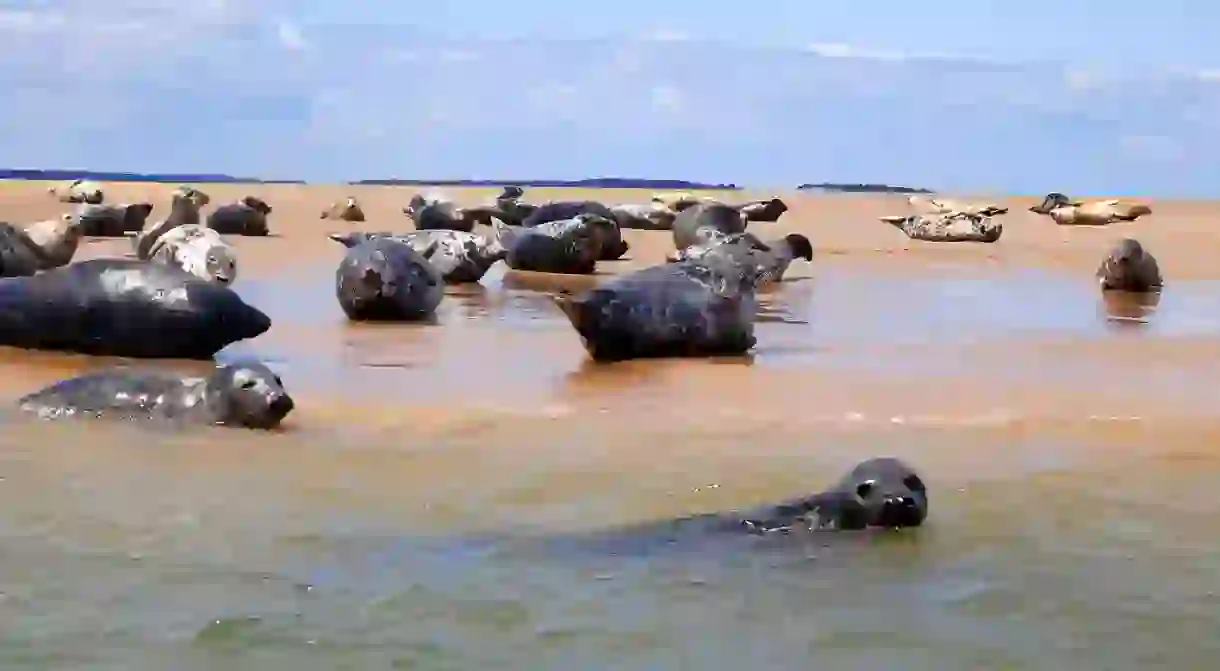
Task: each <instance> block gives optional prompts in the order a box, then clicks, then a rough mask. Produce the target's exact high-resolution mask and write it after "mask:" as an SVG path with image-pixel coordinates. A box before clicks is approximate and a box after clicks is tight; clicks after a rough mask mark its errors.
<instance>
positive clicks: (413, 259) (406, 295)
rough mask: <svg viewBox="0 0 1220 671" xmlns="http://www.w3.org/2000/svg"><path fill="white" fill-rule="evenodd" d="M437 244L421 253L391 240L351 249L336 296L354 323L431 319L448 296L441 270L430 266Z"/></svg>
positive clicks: (339, 272) (342, 264)
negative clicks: (444, 296)
mask: <svg viewBox="0 0 1220 671" xmlns="http://www.w3.org/2000/svg"><path fill="white" fill-rule="evenodd" d="M436 248H437V245H436V244H435V243H433V244H432V245H431V246H430V247H429V248H428V249H427V250H426V253H424V254H420V253H419V252H417V251H415V249H413V248H412V246H411V245H409V244H403V243H401V242H396V241H394V240H391V239H387V238H376V239H373V240H368V241H366V242H362V243H360V244H358V245H356V246H355V247H352V248H350V249H348V250H347V253H346V254H344V256H343V260H342V261H341V262H340V263H339V269H338V270H337V271H335V297H336V298H337V299H338V300H339V307H340V308H342V309H343V313H344V314H346V315H347V318H348V319H350V320H352V321H422V320H427V319H431V318H432V317H433V316H434V315H435V314H436V308H437V306H439V305H440V303H441V297H442V296H443V295H444V289H445V287H444V280H443V279H442V278H441V274H440V271H438V270H437V269H436V267H435V266H433V265H432V264H431V263H429V262H428V257H430V256H432V254H434V253H436Z"/></svg>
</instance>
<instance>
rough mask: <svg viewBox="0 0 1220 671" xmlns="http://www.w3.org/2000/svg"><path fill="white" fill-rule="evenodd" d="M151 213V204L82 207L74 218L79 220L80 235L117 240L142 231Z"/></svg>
mask: <svg viewBox="0 0 1220 671" xmlns="http://www.w3.org/2000/svg"><path fill="white" fill-rule="evenodd" d="M152 211H153V206H152V203H119V204H117V205H83V206H81V208H80V209H79V210H77V212H76V216H77V217H78V218H79V219H80V227H81V234H82V235H87V236H91V237H103V238H119V237H123V236H124V235H127V234H128V233H138V232H139V231H140V230H142V229H143V228H144V223H145V222H146V221H147V220H148V216H149V215H151V214H152Z"/></svg>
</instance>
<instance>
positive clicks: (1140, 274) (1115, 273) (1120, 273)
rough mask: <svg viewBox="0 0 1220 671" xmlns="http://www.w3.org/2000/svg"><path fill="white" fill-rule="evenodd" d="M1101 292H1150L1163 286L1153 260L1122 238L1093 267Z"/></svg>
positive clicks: (1152, 257) (1136, 243)
mask: <svg viewBox="0 0 1220 671" xmlns="http://www.w3.org/2000/svg"><path fill="white" fill-rule="evenodd" d="M1097 281H1098V283H1099V284H1100V285H1101V289H1102V291H1127V292H1131V293H1150V292H1154V291H1160V290H1161V289H1162V287H1163V285H1164V281H1163V280H1162V279H1161V269H1160V267H1159V266H1158V265H1157V262H1156V257H1154V256H1153V255H1152V254H1151V253H1150V252H1149V251H1148V250H1146V249H1144V246H1143V245H1141V244H1140V243H1139V241H1138V240H1136V239H1134V238H1123V239H1122V240H1119V241H1118V244H1116V245H1114V248H1113V249H1111V250H1110V253H1109V254H1108V255H1107V256H1106V258H1105V259H1104V260H1102V262H1101V265H1100V266H1098V268H1097Z"/></svg>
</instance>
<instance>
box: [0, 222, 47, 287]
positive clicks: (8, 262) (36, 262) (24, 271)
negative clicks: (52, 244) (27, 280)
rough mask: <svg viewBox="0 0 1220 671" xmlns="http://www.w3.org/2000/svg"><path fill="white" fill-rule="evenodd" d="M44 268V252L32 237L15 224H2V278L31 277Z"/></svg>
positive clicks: (0, 248)
mask: <svg viewBox="0 0 1220 671" xmlns="http://www.w3.org/2000/svg"><path fill="white" fill-rule="evenodd" d="M44 266H46V259H45V256H44V253H43V250H42V249H40V248H39V247H38V246H37V245H36V244H34V241H33V240H31V239H30V236H28V235H26V233H25V231H23V230H21V229H20V228H18V227H17V226H14V225H13V224H8V223H3V222H0V277H29V276H30V275H33V274H35V273H37V272H38V271H40V270H42V269H43V268H44ZM46 267H50V266H46Z"/></svg>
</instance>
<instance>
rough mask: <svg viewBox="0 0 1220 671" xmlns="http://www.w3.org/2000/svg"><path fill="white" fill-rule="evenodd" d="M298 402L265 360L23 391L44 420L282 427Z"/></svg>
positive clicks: (123, 373) (102, 376)
mask: <svg viewBox="0 0 1220 671" xmlns="http://www.w3.org/2000/svg"><path fill="white" fill-rule="evenodd" d="M294 405H295V403H294V402H293V400H292V397H291V396H290V395H289V394H288V392H287V391H285V390H284V384H283V382H282V381H281V380H280V378H279V376H278V375H276V374H275V373H274V372H272V371H271V369H270V368H267V367H266V366H265V365H263V364H261V363H255V362H250V363H238V364H225V365H221V366H217V367H216V369H215V370H213V371H212V373H211V374H210V375H208V376H206V377H184V376H180V375H174V374H172V373H167V372H164V371H152V370H138V369H122V368H120V369H116V370H106V371H100V372H95V373H89V374H86V375H81V376H79V377H73V378H69V379H67V380H63V381H61V382H57V383H55V384H53V385H51V386H49V387H46V388H45V389H42V390H40V391H36V392H34V393H32V394H29V395H26V396H23V397H22V398H21V399H20V400H18V401H17V406H18V408H19V409H20V410H22V411H23V412H28V413H33V414H35V415H37V416H38V417H39V418H40V419H47V420H56V419H76V418H79V419H109V420H126V421H133V420H156V419H160V420H166V421H170V422H174V423H180V424H202V425H220V426H230V427H244V428H250V429H273V428H275V427H277V426H279V424H280V422H281V421H283V419H284V418H285V417H287V416H288V413H290V412H292V409H293V407H294Z"/></svg>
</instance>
